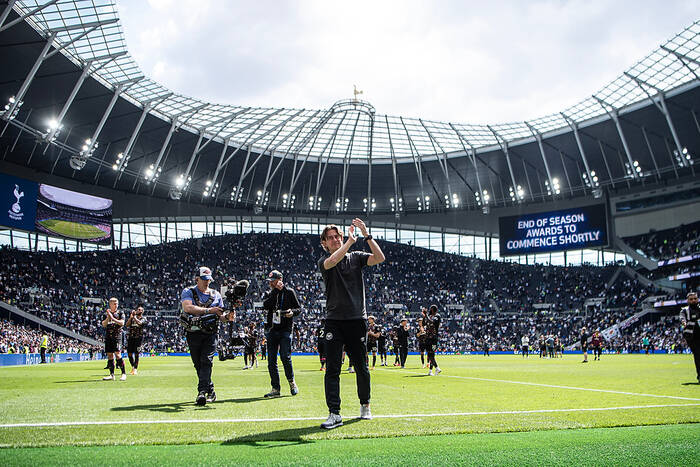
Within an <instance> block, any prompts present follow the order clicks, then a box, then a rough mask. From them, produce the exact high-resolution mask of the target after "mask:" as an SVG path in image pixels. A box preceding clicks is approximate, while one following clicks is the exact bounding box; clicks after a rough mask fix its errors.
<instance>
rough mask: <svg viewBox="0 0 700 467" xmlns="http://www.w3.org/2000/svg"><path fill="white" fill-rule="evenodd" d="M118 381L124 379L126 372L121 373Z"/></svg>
mask: <svg viewBox="0 0 700 467" xmlns="http://www.w3.org/2000/svg"><path fill="white" fill-rule="evenodd" d="M119 381H126V373H122V375H121V376H120V377H119Z"/></svg>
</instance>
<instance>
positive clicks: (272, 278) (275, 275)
mask: <svg viewBox="0 0 700 467" xmlns="http://www.w3.org/2000/svg"><path fill="white" fill-rule="evenodd" d="M277 279H282V273H281V272H279V271H278V270H277V269H273V270H272V271H270V274H268V275H267V280H268V281H269V282H272V281H276V280H277Z"/></svg>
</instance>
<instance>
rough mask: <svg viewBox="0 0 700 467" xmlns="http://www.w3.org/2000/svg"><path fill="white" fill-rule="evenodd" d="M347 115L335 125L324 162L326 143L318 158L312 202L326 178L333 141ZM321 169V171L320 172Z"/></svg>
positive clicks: (344, 114) (345, 113)
mask: <svg viewBox="0 0 700 467" xmlns="http://www.w3.org/2000/svg"><path fill="white" fill-rule="evenodd" d="M347 115H348V113H347V112H344V113H343V117H342V118H341V119H340V121H339V122H338V125H336V127H335V130H334V131H333V136H331V139H330V140H329V143H330V149H329V150H328V155H327V156H326V162H325V163H322V158H323V153H325V152H326V148H328V143H326V147H324V148H323V151H321V154H319V156H318V171H317V173H316V191H315V192H314V196H315V197H314V202H316V200H317V199H318V192H319V191H320V190H321V184H322V183H323V179H324V178H325V176H326V169H327V168H328V161H329V160H330V158H331V154H333V147H334V146H335V140H336V138H337V137H338V130H339V129H340V126H341V125H342V124H343V121H345V117H347ZM321 169H323V170H321ZM331 201H332V200H331Z"/></svg>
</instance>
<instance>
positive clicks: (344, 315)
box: [318, 218, 385, 429]
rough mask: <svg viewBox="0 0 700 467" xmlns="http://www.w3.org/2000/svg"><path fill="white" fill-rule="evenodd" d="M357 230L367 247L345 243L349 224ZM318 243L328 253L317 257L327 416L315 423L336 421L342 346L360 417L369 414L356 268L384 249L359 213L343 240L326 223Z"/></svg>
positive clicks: (361, 291) (361, 287) (363, 314)
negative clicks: (353, 380)
mask: <svg viewBox="0 0 700 467" xmlns="http://www.w3.org/2000/svg"><path fill="white" fill-rule="evenodd" d="M356 228H358V229H360V231H361V232H362V235H363V237H364V238H365V242H366V243H367V244H368V245H369V248H370V250H371V251H372V253H367V252H364V251H353V252H352V253H348V250H349V249H350V247H351V246H352V245H353V244H354V243H355V242H356V241H357V237H355V229H356ZM321 246H323V249H324V250H325V251H327V252H328V253H330V256H327V257H325V258H321V259H320V260H319V261H318V268H319V270H320V271H321V276H322V277H323V282H324V283H325V285H326V329H325V336H324V338H325V340H326V365H327V370H326V375H325V377H324V386H325V392H326V405H327V406H328V411H329V414H328V419H327V420H326V421H325V422H323V423H322V424H321V428H325V429H331V428H336V427H338V426H341V425H342V424H343V419H342V417H341V416H340V371H341V365H342V358H343V346H345V350H346V351H347V353H348V357H349V358H350V362H351V363H352V364H353V366H354V367H355V371H356V379H357V395H358V397H359V399H360V406H361V408H360V418H361V419H370V418H372V414H371V412H370V406H369V401H370V377H369V369H368V368H367V347H366V346H365V341H366V339H367V321H366V319H367V311H366V309H365V284H364V280H363V278H362V268H364V267H365V266H374V265H375V264H379V263H381V262H383V261H384V259H385V258H384V253H382V250H381V248H379V245H378V244H377V242H376V241H374V239H373V238H372V236H371V235H369V233H368V232H367V226H366V225H365V223H364V222H363V221H362V220H360V219H357V218H356V219H354V220H353V221H352V225H351V226H350V227H349V228H348V238H347V240H346V241H345V243H343V232H342V231H341V230H340V228H339V227H337V226H335V225H328V226H326V227H325V228H324V229H323V232H322V233H321Z"/></svg>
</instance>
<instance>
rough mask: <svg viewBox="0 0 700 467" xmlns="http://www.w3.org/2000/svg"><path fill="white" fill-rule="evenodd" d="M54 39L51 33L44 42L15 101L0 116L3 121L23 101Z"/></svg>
mask: <svg viewBox="0 0 700 467" xmlns="http://www.w3.org/2000/svg"><path fill="white" fill-rule="evenodd" d="M55 39H56V33H53V34H51V36H49V39H48V41H47V42H46V45H44V48H43V49H42V51H41V53H40V54H39V56H38V57H37V59H36V61H35V62H34V65H33V66H32V68H31V69H30V70H29V73H28V74H27V77H26V78H24V82H23V83H22V86H20V88H19V91H17V94H15V101H14V102H13V103H11V104H10V108H9V109H7V110H6V111H5V112H4V113H3V114H2V116H3V118H4V119H5V120H9V119H10V116H12V115H13V113H14V112H15V109H17V106H19V105H21V102H22V99H24V95H25V94H26V93H27V90H28V89H29V86H30V85H31V84H32V81H33V80H34V77H35V76H36V72H37V71H39V67H40V66H41V64H42V63H43V62H44V60H46V55H47V54H48V52H49V50H50V49H51V46H52V45H53V41H54V40H55Z"/></svg>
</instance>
